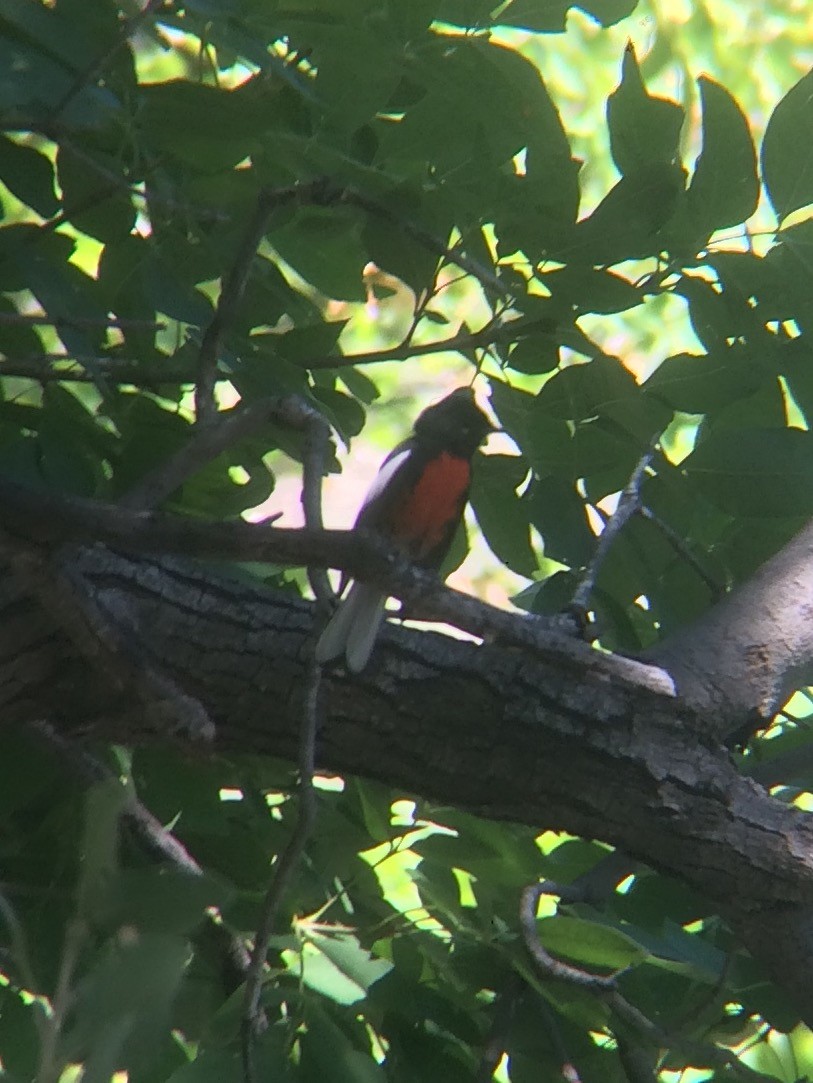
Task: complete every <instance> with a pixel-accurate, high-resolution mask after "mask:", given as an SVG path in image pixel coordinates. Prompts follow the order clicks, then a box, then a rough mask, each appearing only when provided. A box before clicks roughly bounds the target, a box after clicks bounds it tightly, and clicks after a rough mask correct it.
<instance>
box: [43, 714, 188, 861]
mask: <svg viewBox="0 0 813 1083" xmlns="http://www.w3.org/2000/svg"><path fill="white" fill-rule="evenodd" d="M29 725H30V728H31V729H33V730H34V732H35V733H37V734H39V735H40V737H42V738H43V739H44V740H45V741H46V742H47V743H48V745H50V746H51V747H52V748H54V749H55V750H56V751H57V752H58V753H59V756H60V759H61V760H62V761H63V762H67V763H69V764H70V765H71V767H72V769H73V771H74V773H75V775H76V777H77V778H78V779H79V780H80V781H81V782H82V784H83V785H85V786H89V785H92V784H93V783H96V782H106V781H110V780H112V779H114V778H115V776H114V774H113V772H112V771H111V770H109V768H107V767H106V766H105V765H104V764H103V763H102V762H101V761H100V760H99V759H97V758H96V757H95V756H92V755H91V754H90V753H89V752H88V751H87V750H86V749H84V748H83V747H82V746H81V745H79V744H77V743H76V742H75V741H69V740H67V739H66V738H65V737H64V736H63V735H62V734H61V733H60V732H59V731H58V730H57V729H55V727H54V726H52V725H51V724H50V723H49V722H45V721H43V720H39V721H37V722H32V723H29ZM121 816H122V819H123V820H124V822H126V823H128V824H129V825H130V826H131V827H132V828H133V830H134V832H135V834H136V836H137V837H138V838H139V840H140V841H141V842H142V844H143V846H144V849H145V850H146V851H147V852H148V853H149V854H150V855H151V856H152V857H154V858H158V859H159V860H162V861H167V862H169V863H170V864H171V865H173V866H174V867H175V868H178V869H181V871H182V872H185V873H188V874H189V875H191V876H202V875H203V869H202V868H201V867H200V865H199V864H198V863H197V861H196V860H195V859H194V857H192V855H191V854H190V853H189V851H188V850H187V849H186V847H185V846H184V845H183V843H182V842H180V840H179V839H177V838H176V837H175V835H173V834H172V832H171V831H167V829H166V828H165V827H164V825H163V824H162V823H161V821H160V820H159V819H158V818H157V817H156V816H154V815H153V814H152V813H151V812H150V810H149V809H148V808H147V807H146V805H143V804H142V803H141V802H140V801H139V800H138V798H137V797H136V795H135V793H134V792H133V790H132V789H130V788H129V787H128V788H127V798H126V800H125V802H124V804H123V806H122V810H121Z"/></svg>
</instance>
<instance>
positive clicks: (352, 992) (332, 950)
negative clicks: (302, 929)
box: [293, 929, 392, 1004]
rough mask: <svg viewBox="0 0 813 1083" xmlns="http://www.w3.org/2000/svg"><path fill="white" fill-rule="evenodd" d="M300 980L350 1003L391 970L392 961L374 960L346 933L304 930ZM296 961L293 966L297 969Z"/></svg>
mask: <svg viewBox="0 0 813 1083" xmlns="http://www.w3.org/2000/svg"><path fill="white" fill-rule="evenodd" d="M306 944H308V945H310V947H311V948H313V949H315V953H312V952H310V951H308V950H307V948H306V949H305V952H304V956H303V963H304V967H303V970H302V980H303V981H304V982H305V983H306V984H307V985H310V986H311V988H314V989H318V990H319V992H321V993H323V994H324V995H325V996H327V997H329V998H330V999H331V1000H335V1001H336V1002H337V1003H338V1004H353V1003H355V1002H356V1001H358V1000H362V999H363V998H364V997H365V996H366V995H367V990H368V989H369V988H370V986H371V985H372V984H373V983H374V982H376V981H378V980H379V978H383V977H384V975H385V974H388V973H389V972H390V970H392V963H390V962H388V961H387V960H386V959H377V958H375V957H374V956H373V955H371V954H370V953H369V951H367V949H366V948H364V947H362V946H361V944H360V943H359V941H358V940H357V939H356V937H355V936H352V935H351V934H349V933H339V932H337V933H334V934H332V935H326V934H322V933H319V932H317V931H316V930H314V929H310V930H308V931H307V936H306ZM298 966H299V963H298V960H297V961H296V962H294V963H293V969H294V970H295V971H297V972H298Z"/></svg>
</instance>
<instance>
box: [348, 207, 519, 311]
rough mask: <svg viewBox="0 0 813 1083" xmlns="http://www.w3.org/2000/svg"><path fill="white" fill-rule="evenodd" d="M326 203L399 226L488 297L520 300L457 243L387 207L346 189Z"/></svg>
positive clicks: (514, 292)
mask: <svg viewBox="0 0 813 1083" xmlns="http://www.w3.org/2000/svg"><path fill="white" fill-rule="evenodd" d="M329 201H331V202H343V203H349V204H352V205H354V206H356V207H361V208H362V209H363V210H365V211H367V212H368V213H370V214H374V215H375V216H376V217H377V218H383V219H384V220H385V221H387V222H391V223H392V224H393V225H396V226H398V227H399V228H400V229H402V230H403V231H404V233H406V234H408V236H410V237H412V238H413V239H414V240H416V241H417V242H418V244H420V245H421V246H422V247H423V248H426V249H427V250H428V251H430V252H434V253H435V254H436V255H437V256H439V257H440V258H441V259H445V260H447V261H448V262H449V263H454V264H457V266H458V267H460V268H461V270H463V271H466V272H467V273H468V274H470V275H472V276H473V277H474V278H476V279H477V281H478V282H479V283H480V285H481V286H482V287H483V288H484V289H485V290H486V292H488V293H496V294H497V296H498V297H504V298H508V299H509V300H517V299H519V298H520V297H522V296H523V295H522V294H521V293H519V292H518V291H517V290H514V289H512V288H511V287H510V286H507V285H506V283H505V282H503V281H502V280H501V279H499V278H498V277H497V275H495V274H494V272H493V271H492V270H491V268H490V267H485V266H484V265H483V264H482V263H480V261H479V260H476V259H473V258H472V257H471V256H467V255H466V254H465V253H464V252H463V251H461V245H460V243H458V244H457V245H455V247H454V248H450V247H449V246H448V245H447V244H446V243H445V242H444V241H443V240H441V238H440V237H438V236H436V235H435V234H434V233H431V232H430V231H429V230H428V229H424V227H423V226H420V225H418V224H417V223H416V222H410V221H409V220H408V219H405V218H402V217H401V216H400V215H398V214H395V213H393V211H392V210H390V208H389V207H386V206H384V205H383V204H381V203H378V202H377V201H376V200H374V199H370V198H369V196H365V195H364V194H363V193H361V192H358V191H355V190H354V189H352V188H347V189H344V190H343V191H341V192H337V193H335V196H334V199H333V200H329Z"/></svg>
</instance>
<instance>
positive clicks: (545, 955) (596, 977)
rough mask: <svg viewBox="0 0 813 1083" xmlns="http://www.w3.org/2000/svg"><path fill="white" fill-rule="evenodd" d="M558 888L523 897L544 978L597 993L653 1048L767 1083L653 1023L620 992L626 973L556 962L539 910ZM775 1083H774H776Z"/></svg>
mask: <svg viewBox="0 0 813 1083" xmlns="http://www.w3.org/2000/svg"><path fill="white" fill-rule="evenodd" d="M558 891H559V888H558V886H557V885H556V884H554V883H553V882H552V881H547V880H546V881H543V882H541V883H537V884H530V885H529V886H528V887H526V888H525V889H524V890H523V892H522V895H521V897H520V912H519V919H520V927H521V930H522V937H523V940H524V941H525V946H526V947H527V949H528V951H529V953H530V955H531V958H532V959H533V960H534V962H535V963H536V965H537V967H538V968H539V969H540V971H541V972H542V974H543V975H545V976H546V977H548V978H552V979H554V980H555V981H564V982H567V983H568V984H570V985H574V986H576V987H578V988H580V989H585V990H587V991H588V992H590V993H593V994H595V995H596V996H598V997H599V998H600V999H601V1000H603V1001H604V1003H605V1004H606V1005H607V1006H608V1007H609V1009H610V1011H612V1012H613V1014H614V1015H615V1016H616V1018H617V1019H618V1020H619V1021H620V1022H621V1023H622V1024H623V1025H624V1026H625V1027H628V1028H629V1029H630V1030H632V1031H633V1032H634V1034H635V1035H636V1036H637V1037H638V1038H639V1039H642V1040H644V1041H645V1042H647V1044H649V1045H651V1046H652V1047H654V1048H658V1049H674V1050H675V1051H676V1052H678V1053H680V1054H682V1055H684V1056H686V1057H688V1058H689V1059H690V1060H691V1061H692V1063H693V1064H704V1065H709V1066H710V1067H712V1068H715V1069H729V1070H730V1071H731V1073H732V1075H733V1076H735V1077H736V1078H738V1079H742V1080H746V1081H749V1083H756V1081H757V1080H761V1081H765V1083H768V1080H769V1079H770V1077H769V1076H766V1075H763V1074H762V1073H761V1072H757V1071H754V1070H753V1069H752V1068H749V1067H748V1066H747V1065H746V1064H743V1062H742V1061H741V1060H740V1059H739V1058H738V1057H737V1056H736V1055H735V1054H733V1053H730V1052H729V1051H728V1050H726V1049H721V1048H719V1047H718V1046H715V1045H712V1044H710V1043H704V1042H695V1041H692V1040H691V1039H688V1038H684V1037H683V1035H680V1034H673V1033H669V1032H667V1031H665V1030H664V1029H663V1028H661V1027H659V1026H658V1025H657V1024H656V1023H653V1022H652V1020H651V1019H649V1018H648V1017H647V1016H646V1015H644V1013H643V1012H642V1011H640V1010H639V1009H638V1008H636V1007H635V1005H634V1004H632V1003H630V1001H628V1000H627V999H626V997H625V996H623V994H622V993H621V992H620V991H619V989H618V980H619V978H620V977H622V976H623V974H624V973H625V971H619V972H617V973H616V974H613V975H611V976H609V977H605V976H603V975H600V974H594V973H591V972H590V971H587V970H582V969H581V968H580V967H577V966H573V965H572V964H571V963H564V962H562V961H561V960H560V959H555V958H554V957H553V956H552V955H551V954H550V953H549V952H548V951H547V949H546V948H545V947H544V945H543V944H542V942H541V941H540V939H539V934H538V929H537V918H536V911H537V906H538V903H539V899H540V898H541V897H542V896H543V895H552V894H557V893H558ZM774 1083H775V1081H774Z"/></svg>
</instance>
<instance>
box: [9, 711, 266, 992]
mask: <svg viewBox="0 0 813 1083" xmlns="http://www.w3.org/2000/svg"><path fill="white" fill-rule="evenodd" d="M28 725H29V727H30V728H31V729H33V731H34V732H35V733H36V734H38V735H39V736H40V737H41V738H43V739H44V740H45V741H46V742H47V743H48V744H49V745H50V746H52V747H53V748H54V749H55V750H56V751H57V752H58V754H59V756H60V759H61V761H62V762H63V763H67V764H69V765H70V767H71V768H72V770H73V772H74V775H75V777H76V778H77V779H78V780H79V781H80V783H81V784H82V785H84V786H90V785H92V784H94V783H96V782H102V781H109V780H111V779H115V777H116V776H115V775H114V774H113V772H112V771H111V770H109V768H107V767H106V766H105V764H103V763H102V762H101V761H100V760H99V759H97V758H96V757H95V756H93V755H91V754H90V753H89V752H88V751H87V750H86V749H85V748H83V747H82V746H81V745H80V744H79V743H77V742H76V741H70V740H67V739H66V738H65V737H63V736H62V734H60V733H59V731H58V730H56V729H55V728H54V727H53V726H52V725H50V723H48V722H45V721H43V720H39V721H37V722H31V723H29V724H28ZM121 822H122V824H123V825H124V826H126V827H128V828H129V829H130V830H131V832H132V836H133V839H134V841H135V842H136V843H137V844H138V845H140V847H141V849H142V850H143V851H144V853H145V854H147V855H148V856H149V857H150V858H152V859H153V860H154V861H157V862H166V863H167V864H169V865H171V866H172V867H173V868H176V869H179V870H180V871H181V872H183V873H185V874H186V875H187V876H194V877H198V876H202V875H203V869H202V868H201V867H200V865H199V864H198V862H197V861H196V860H195V858H194V857H193V856H192V855H191V854H190V853H189V851H188V850H187V849H186V847H185V846H184V845H183V843H182V842H181V841H180V839H179V838H178V837H177V836H176V835H174V834H173V833H172V832H171V831H168V830H167V828H166V827H164V825H163V824H162V823H161V821H160V820H159V819H158V818H157V817H156V816H154V815H153V813H152V812H150V810H149V809H148V808H147V806H146V805H144V804H143V803H142V802H141V801H139V799H138V797H137V795H136V793H135V790H134V789H132V788H131V787H129V786H128V787H127V791H126V796H125V801H124V803H123V805H122V808H121ZM2 901H3V900H2V896H0V903H1V902H2ZM193 938H194V940H195V942H196V943H201V944H206V945H209V944H211V945H212V949H213V951H214V953H215V954H216V956H217V958H218V959H219V960H220V962H221V974H222V978H223V983H224V987H225V988H226V989H227V991H228V993H229V994H231V993H233V992H235V990H236V989H238V988H239V987H240V986H241V985H242V983H243V982H244V980H245V976H246V972H247V971H248V964H249V955H248V952H247V951H246V947H245V944H244V943H243V941H242V939H241V938H240V937H239V936H237V935H236V934H235V933H234V932H232V931H231V930H230V929H229V928H228V926H227V925H225V924H224V923H223V922H222V920H220V915H219V914H214V913H207V915H206V921H205V923H204V924H203V925H202V926H201V927H200V928H199V929H198V930H196V932H195V933H194V934H193ZM28 988H30V989H36V988H37V986H36V984H29V986H28Z"/></svg>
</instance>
